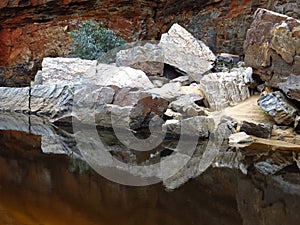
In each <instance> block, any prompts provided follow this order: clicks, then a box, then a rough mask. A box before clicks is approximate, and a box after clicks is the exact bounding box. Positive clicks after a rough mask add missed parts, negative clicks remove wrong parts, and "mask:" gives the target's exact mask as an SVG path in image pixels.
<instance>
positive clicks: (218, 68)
mask: <svg viewBox="0 0 300 225" xmlns="http://www.w3.org/2000/svg"><path fill="white" fill-rule="evenodd" d="M239 60H240V57H239V56H238V55H232V54H227V53H221V54H219V55H217V59H216V62H215V65H214V67H213V69H212V71H214V72H228V71H230V70H231V69H232V68H233V67H234V66H235V67H236V65H237V63H238V62H239Z"/></svg>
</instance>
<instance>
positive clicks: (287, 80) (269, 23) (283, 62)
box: [244, 9, 300, 101]
mask: <svg viewBox="0 0 300 225" xmlns="http://www.w3.org/2000/svg"><path fill="white" fill-rule="evenodd" d="M254 17H255V18H254V21H253V23H252V25H251V27H250V29H249V30H248V32H247V37H246V41H245V45H244V47H245V63H246V65H247V66H251V67H253V68H254V72H255V73H257V74H259V75H260V76H261V78H262V79H263V80H264V81H267V83H268V85H269V86H272V87H276V88H280V89H281V90H283V91H284V92H285V94H287V96H288V97H290V98H293V99H296V100H298V101H300V87H299V81H300V63H299V57H300V52H299V47H298V46H300V37H299V36H298V32H299V29H300V20H297V19H294V18H291V17H288V16H285V15H282V14H278V13H275V12H272V11H268V10H265V9H258V10H257V11H256V12H255V15H254Z"/></svg>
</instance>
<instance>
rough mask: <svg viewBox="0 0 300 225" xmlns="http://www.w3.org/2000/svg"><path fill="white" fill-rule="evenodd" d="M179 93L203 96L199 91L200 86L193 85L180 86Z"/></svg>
mask: <svg viewBox="0 0 300 225" xmlns="http://www.w3.org/2000/svg"><path fill="white" fill-rule="evenodd" d="M180 93H181V94H182V95H189V94H195V95H199V96H204V93H203V92H202V91H201V89H200V86H199V85H197V84H195V83H193V84H191V85H189V86H182V87H181V88H180Z"/></svg>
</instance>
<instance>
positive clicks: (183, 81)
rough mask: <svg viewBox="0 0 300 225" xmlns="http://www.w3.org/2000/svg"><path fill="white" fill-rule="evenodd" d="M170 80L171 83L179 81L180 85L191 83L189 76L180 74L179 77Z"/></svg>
mask: <svg viewBox="0 0 300 225" xmlns="http://www.w3.org/2000/svg"><path fill="white" fill-rule="evenodd" d="M170 82H172V83H176V82H179V83H181V85H182V86H187V85H190V84H191V81H190V78H189V76H180V77H177V78H175V79H172V80H170Z"/></svg>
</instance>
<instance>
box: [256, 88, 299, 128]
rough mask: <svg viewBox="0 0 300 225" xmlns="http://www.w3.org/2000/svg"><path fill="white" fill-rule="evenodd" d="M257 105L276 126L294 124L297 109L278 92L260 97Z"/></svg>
mask: <svg viewBox="0 0 300 225" xmlns="http://www.w3.org/2000/svg"><path fill="white" fill-rule="evenodd" d="M257 103H258V105H259V106H260V107H261V108H262V110H264V111H265V112H267V113H268V114H269V115H270V116H272V117H273V118H274V120H275V122H276V123H277V124H279V125H291V124H292V123H294V122H295V117H296V115H297V111H298V109H297V108H296V107H295V106H294V105H293V104H292V103H290V102H289V101H288V100H287V98H286V97H285V96H284V95H283V94H282V93H281V92H280V91H275V92H272V93H268V94H266V95H264V96H261V97H260V98H259V99H258V101H257Z"/></svg>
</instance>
